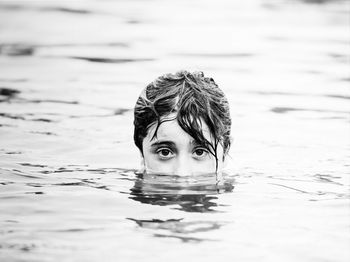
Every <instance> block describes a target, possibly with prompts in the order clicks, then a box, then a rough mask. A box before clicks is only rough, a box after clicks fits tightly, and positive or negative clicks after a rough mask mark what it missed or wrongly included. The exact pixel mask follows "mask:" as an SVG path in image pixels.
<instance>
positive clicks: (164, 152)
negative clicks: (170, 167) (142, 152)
mask: <svg viewBox="0 0 350 262" xmlns="http://www.w3.org/2000/svg"><path fill="white" fill-rule="evenodd" d="M157 154H158V156H159V157H160V158H161V159H170V158H172V157H173V156H174V153H173V151H171V150H170V149H168V148H160V149H158V150H157Z"/></svg>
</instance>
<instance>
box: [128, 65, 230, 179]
mask: <svg viewBox="0 0 350 262" xmlns="http://www.w3.org/2000/svg"><path fill="white" fill-rule="evenodd" d="M230 132H231V117H230V110H229V103H228V101H227V98H226V96H225V94H224V93H223V92H222V90H221V89H220V88H219V87H218V85H217V84H216V83H215V81H214V80H213V79H212V78H208V77H205V76H204V74H203V73H202V72H194V73H190V72H187V71H179V72H176V73H175V74H166V75H163V76H160V77H158V78H157V79H155V80H154V81H153V82H152V83H150V84H149V85H147V87H146V88H145V89H144V90H143V91H142V93H141V95H140V96H139V98H138V99H137V102H136V105H135V109H134V142H135V144H136V146H137V147H138V148H139V150H140V152H141V157H142V163H143V171H144V172H145V173H147V174H152V173H153V174H168V175H177V176H193V175H196V174H208V173H218V172H221V170H222V168H223V167H224V163H225V159H226V156H227V154H228V151H229V149H230V144H231V137H230Z"/></svg>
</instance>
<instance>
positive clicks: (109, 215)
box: [0, 0, 350, 262]
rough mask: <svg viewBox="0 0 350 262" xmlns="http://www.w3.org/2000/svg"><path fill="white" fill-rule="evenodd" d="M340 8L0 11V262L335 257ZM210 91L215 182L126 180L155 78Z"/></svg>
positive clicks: (55, 6) (345, 187)
mask: <svg viewBox="0 0 350 262" xmlns="http://www.w3.org/2000/svg"><path fill="white" fill-rule="evenodd" d="M349 10H350V9H349V1H326V0H323V1H297V0H294V1H292V0H290V1H287V0H285V1H282V0H280V1H272V0H270V1H269V0H266V1H263V0H261V1H259V0H247V1H228V0H226V1H225V0H222V1H205V0H203V1H200V0H193V1H184V0H181V1H156V0H149V1H137V0H133V1H126V0H125V1H60V2H59V1H30V0H27V1H0V199H1V200H0V260H1V261H167V262H170V261H177V262H178V261H349V259H350V251H349V246H350V245H349V244H350V227H349V226H350V223H349V218H350V205H349V204H350V201H349V196H350V194H349V185H350V179H349V152H350V151H349V146H350V136H349V134H350V132H349V131H350V125H349V112H350V103H349V99H350V93H349V81H350V75H349V63H350V50H349V38H350V36H349ZM180 69H187V70H189V71H198V70H201V71H204V72H205V74H206V75H208V76H211V77H213V78H214V79H215V81H216V82H217V83H218V84H219V86H220V87H221V88H222V89H223V90H224V92H225V93H226V94H227V96H228V99H229V101H230V105H231V114H232V121H233V126H232V130H233V132H232V133H233V138H234V142H233V145H232V148H231V152H230V157H229V163H228V166H227V168H226V171H225V173H226V175H225V177H224V178H225V179H224V181H221V183H218V184H217V183H216V182H217V181H214V180H215V179H213V177H203V178H200V179H199V180H198V181H195V182H194V183H190V185H189V183H188V181H177V180H176V181H175V180H174V179H172V178H168V177H164V176H159V177H158V176H155V177H150V178H148V179H145V178H142V177H141V176H138V175H137V174H135V171H136V170H137V169H138V168H139V167H140V156H139V152H138V151H137V150H136V147H135V146H134V144H133V140H132V133H133V126H132V121H133V107H134V103H135V101H136V98H137V97H138V95H139V93H140V91H141V89H142V88H143V87H144V86H145V85H146V84H147V83H149V82H151V81H152V80H153V79H154V78H156V77H157V76H159V75H161V74H163V73H168V72H175V71H177V70H180Z"/></svg>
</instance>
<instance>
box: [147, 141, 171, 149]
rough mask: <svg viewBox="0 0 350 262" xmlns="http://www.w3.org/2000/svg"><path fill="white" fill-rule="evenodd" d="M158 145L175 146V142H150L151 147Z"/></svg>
mask: <svg viewBox="0 0 350 262" xmlns="http://www.w3.org/2000/svg"><path fill="white" fill-rule="evenodd" d="M160 146H167V147H170V148H176V145H175V143H174V142H172V141H156V142H154V143H152V144H151V147H152V148H154V147H160Z"/></svg>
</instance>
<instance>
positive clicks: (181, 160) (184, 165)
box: [175, 152, 192, 176]
mask: <svg viewBox="0 0 350 262" xmlns="http://www.w3.org/2000/svg"><path fill="white" fill-rule="evenodd" d="M175 174H176V175H178V176H189V175H191V174H192V166H191V158H190V156H189V155H188V154H187V153H185V152H180V153H179V154H178V158H177V163H176V167H175Z"/></svg>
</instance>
